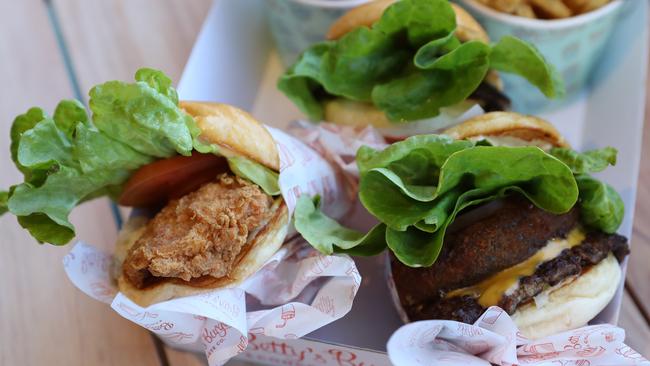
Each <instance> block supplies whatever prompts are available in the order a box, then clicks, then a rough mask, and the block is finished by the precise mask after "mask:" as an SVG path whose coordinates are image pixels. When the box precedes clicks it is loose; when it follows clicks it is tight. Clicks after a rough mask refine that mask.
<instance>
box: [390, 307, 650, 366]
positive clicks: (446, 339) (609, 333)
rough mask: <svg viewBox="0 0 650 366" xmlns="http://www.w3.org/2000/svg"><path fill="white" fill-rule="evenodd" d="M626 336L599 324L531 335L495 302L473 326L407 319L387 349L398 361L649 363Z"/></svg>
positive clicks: (403, 365)
mask: <svg viewBox="0 0 650 366" xmlns="http://www.w3.org/2000/svg"><path fill="white" fill-rule="evenodd" d="M624 339H625V331H624V330H623V329H621V328H618V327H615V326H613V325H609V324H600V325H592V326H587V327H583V328H580V329H576V330H572V331H568V332H563V333H559V334H556V335H553V336H550V337H546V338H543V339H538V340H534V341H533V340H529V339H526V338H524V337H522V336H521V334H520V333H519V331H518V329H517V327H516V325H515V324H514V322H513V321H512V319H511V318H510V317H509V316H508V314H507V313H506V312H505V311H504V310H502V309H501V308H498V307H496V306H493V307H491V308H489V309H488V310H487V311H486V312H485V313H483V315H482V316H481V317H480V318H479V319H478V320H477V321H476V323H474V325H470V324H465V323H459V322H455V321H450V320H424V321H419V322H415V323H410V324H407V325H405V326H403V327H401V328H400V329H398V330H397V331H396V332H395V333H394V334H393V335H392V336H391V338H390V339H389V341H388V346H387V350H388V357H389V358H390V361H391V362H392V363H393V365H396V366H413V365H423V366H424V365H432V366H433V365H436V366H446V365H463V366H490V364H494V365H504V366H510V365H535V366H542V365H548V366H551V365H554V366H555V365H557V366H596V365H612V366H614V365H616V366H624V365H645V366H650V362H648V360H646V359H644V358H643V356H641V355H640V354H639V353H637V352H636V351H634V350H633V349H631V348H630V347H628V346H626V345H625V344H624V343H623V341H624Z"/></svg>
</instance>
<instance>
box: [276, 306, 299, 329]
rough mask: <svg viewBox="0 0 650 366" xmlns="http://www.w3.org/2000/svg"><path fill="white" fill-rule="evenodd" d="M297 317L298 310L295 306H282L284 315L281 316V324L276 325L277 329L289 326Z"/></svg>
mask: <svg viewBox="0 0 650 366" xmlns="http://www.w3.org/2000/svg"><path fill="white" fill-rule="evenodd" d="M295 317H296V308H295V307H294V306H293V304H287V305H282V314H280V320H282V323H281V324H276V325H275V327H276V328H278V329H280V328H284V327H286V326H287V322H288V321H289V320H291V319H293V318H295Z"/></svg>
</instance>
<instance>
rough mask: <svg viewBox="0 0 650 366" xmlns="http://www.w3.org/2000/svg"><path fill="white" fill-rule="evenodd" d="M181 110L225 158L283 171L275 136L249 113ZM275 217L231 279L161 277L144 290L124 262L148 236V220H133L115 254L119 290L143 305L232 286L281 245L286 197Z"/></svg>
mask: <svg viewBox="0 0 650 366" xmlns="http://www.w3.org/2000/svg"><path fill="white" fill-rule="evenodd" d="M180 105H181V107H182V108H183V109H184V110H185V111H186V112H187V113H188V114H190V115H192V116H193V117H194V119H195V120H196V121H197V124H198V126H199V128H200V129H201V131H202V133H201V138H202V139H203V141H205V142H207V143H212V144H216V145H218V146H219V152H220V153H221V154H222V155H225V156H232V155H238V156H245V157H247V158H249V159H251V160H254V161H256V162H258V163H260V164H263V165H265V166H267V167H269V168H271V169H273V170H276V171H278V170H279V165H280V163H279V155H278V151H277V148H276V145H275V141H274V140H273V138H272V137H271V134H270V133H269V132H268V131H267V130H266V128H264V126H262V125H261V124H260V123H259V122H257V121H256V120H255V119H254V118H253V117H252V116H251V115H249V114H248V113H246V112H244V111H242V110H240V109H238V108H235V107H232V106H229V105H225V104H217V103H199V102H181V104H180ZM273 212H274V213H273V215H272V217H271V218H270V220H269V221H268V222H267V223H266V225H264V226H263V227H262V228H261V229H260V231H259V232H258V234H257V235H256V236H255V237H254V238H253V239H252V240H251V241H250V242H248V243H246V245H245V246H244V247H243V248H242V250H241V252H240V253H239V254H238V256H237V258H236V259H235V261H234V264H233V267H232V270H231V271H230V273H229V274H228V275H227V276H224V277H220V278H215V277H212V276H203V277H199V278H193V279H192V280H190V281H184V280H181V279H178V278H166V277H161V278H160V279H159V281H158V282H156V283H155V284H153V285H150V286H148V287H145V288H143V289H139V288H137V287H135V286H134V285H133V284H132V283H131V282H130V281H129V280H128V279H127V278H126V276H124V274H123V273H122V270H121V266H122V263H124V260H125V259H126V257H127V253H128V252H129V249H130V248H131V247H132V246H133V245H134V244H135V242H136V241H137V240H138V238H139V237H140V236H141V235H142V234H143V233H144V230H145V226H146V223H147V221H148V219H147V218H145V217H142V216H136V217H132V218H131V219H130V220H129V221H128V222H127V224H126V225H125V226H124V228H123V229H122V230H121V232H120V235H119V237H118V241H117V246H116V250H115V261H116V271H115V274H116V278H117V283H118V287H119V290H120V291H121V292H122V293H124V294H125V295H126V296H127V297H128V298H129V299H131V300H132V301H133V302H135V303H136V304H138V305H140V306H149V305H151V304H154V303H157V302H161V301H165V300H169V299H172V298H176V297H181V296H188V295H193V294H199V293H203V292H208V291H213V290H215V289H219V288H228V287H233V286H235V285H237V284H239V283H240V282H242V281H243V280H245V279H246V278H248V277H250V276H251V275H252V274H254V273H255V272H256V271H257V270H259V269H260V268H261V267H262V265H263V264H264V263H265V262H266V261H267V260H268V259H269V258H270V257H271V256H273V254H275V252H276V251H277V250H278V249H279V248H280V247H281V246H282V243H283V242H284V239H285V237H286V235H287V230H288V226H289V214H288V211H287V206H286V204H285V203H284V200H283V199H282V198H277V199H276V200H275V202H274V204H273Z"/></svg>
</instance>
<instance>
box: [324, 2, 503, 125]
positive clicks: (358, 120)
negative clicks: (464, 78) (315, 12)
mask: <svg viewBox="0 0 650 366" xmlns="http://www.w3.org/2000/svg"><path fill="white" fill-rule="evenodd" d="M397 1H398V0H375V1H371V2H369V3H366V4H364V5H361V6H358V7H356V8H354V9H352V10H350V11H348V12H347V13H345V14H344V15H343V16H342V17H341V18H339V19H338V20H337V21H336V22H334V24H333V25H332V26H331V27H330V29H329V31H328V32H327V39H330V40H334V39H339V38H341V37H342V36H344V35H345V34H347V33H348V32H350V31H351V30H353V29H355V28H358V27H370V26H372V24H374V23H375V22H376V21H377V20H379V18H381V15H382V14H383V13H384V11H385V10H386V8H388V7H389V6H390V5H392V4H393V3H395V2H397ZM451 6H452V7H453V9H454V11H455V12H456V36H457V37H458V39H460V40H461V41H462V42H467V41H471V40H479V41H482V42H485V43H489V42H490V39H489V37H488V35H487V32H486V31H485V29H483V27H481V25H480V24H479V23H478V22H477V21H476V19H474V18H473V17H472V16H471V15H469V13H467V12H466V11H465V10H464V9H463V8H461V7H460V6H458V5H456V4H453V3H451ZM485 80H486V81H487V82H488V83H490V84H492V85H493V86H494V87H496V88H497V89H499V90H502V89H503V82H502V81H501V79H500V78H499V74H498V73H496V72H494V71H492V70H491V71H490V72H488V74H487V76H486V77H485ZM323 108H324V117H325V120H326V121H331V122H334V123H338V124H343V125H348V126H358V127H365V126H367V125H371V126H374V127H376V128H389V129H390V128H391V127H394V126H395V123H393V122H391V121H390V120H389V119H388V118H386V115H385V114H384V112H382V111H381V110H379V109H377V108H376V107H375V106H374V105H372V104H370V103H363V102H356V101H351V100H346V99H343V98H336V99H333V100H330V101H326V102H325V103H324V105H323ZM433 124H435V123H433Z"/></svg>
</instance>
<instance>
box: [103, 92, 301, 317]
mask: <svg viewBox="0 0 650 366" xmlns="http://www.w3.org/2000/svg"><path fill="white" fill-rule="evenodd" d="M179 106H180V108H181V109H183V111H185V112H186V113H188V114H189V115H190V116H192V117H193V118H194V120H195V121H196V122H197V125H198V128H199V129H200V130H201V132H202V133H201V139H202V142H203V143H206V144H211V145H213V146H218V149H219V151H220V154H222V156H215V155H213V154H207V155H203V156H202V155H201V154H197V156H196V157H194V156H192V157H190V158H185V157H172V158H170V159H167V160H159V161H156V162H154V163H151V164H149V165H146V166H144V167H142V168H140V169H139V170H138V171H136V172H135V173H134V174H133V176H132V177H131V178H130V179H129V180H128V181H127V182H126V184H125V186H124V190H123V192H122V195H121V197H120V201H119V202H120V203H121V204H123V205H129V206H140V207H142V206H148V205H149V204H155V203H159V202H161V200H160V197H155V198H153V199H152V197H151V191H153V192H156V193H154V194H156V195H158V194H159V193H162V192H164V191H167V193H169V192H172V193H173V196H171V197H170V199H169V200H168V201H167V200H164V199H163V200H162V202H165V201H167V203H166V204H165V205H164V207H162V209H160V210H159V211H158V212H157V213H156V214H155V216H154V217H153V218H151V219H149V220H143V218H142V217H139V218H135V219H134V220H133V222H130V223H127V225H126V227H125V229H124V230H122V232H121V234H120V238H119V240H118V246H117V249H116V254H115V257H116V259H117V261H118V262H121V263H118V265H119V264H121V265H119V266H118V268H119V267H121V271H120V270H118V272H117V273H118V285H119V289H120V291H121V292H122V293H124V294H125V295H127V296H128V297H129V298H130V299H131V300H133V301H134V302H136V303H138V304H141V305H143V304H144V305H148V304H152V303H155V302H160V301H163V300H167V299H171V298H176V297H181V296H187V295H190V294H195V293H199V292H203V291H206V290H213V289H215V288H223V287H228V286H232V285H235V284H238V283H240V282H241V281H243V280H244V279H246V278H247V277H249V276H250V275H252V274H253V273H255V272H256V271H257V270H258V269H259V268H260V267H261V266H262V264H263V263H264V262H265V261H266V260H268V259H269V258H270V257H271V256H272V255H273V254H274V253H275V252H276V251H277V250H278V249H279V248H280V246H281V245H282V243H283V242H284V238H285V236H286V234H287V227H288V223H289V218H288V213H287V207H286V205H285V204H284V202H283V199H282V197H281V196H279V195H278V194H277V192H275V195H273V194H269V193H267V192H265V191H264V189H262V188H261V187H260V186H259V185H257V184H255V183H253V182H252V181H250V180H248V179H246V178H245V176H240V175H237V173H236V172H238V171H237V169H236V168H235V169H231V168H230V167H229V164H228V161H227V159H226V157H225V156H228V157H230V159H231V160H232V159H233V158H234V159H250V160H251V161H253V162H256V163H258V164H260V165H262V166H264V167H265V169H270V170H271V171H273V172H278V171H279V157H278V152H277V149H276V145H275V142H274V141H273V138H272V137H271V135H270V134H269V132H268V131H267V130H266V129H265V128H264V127H263V126H262V125H261V124H260V123H259V122H257V121H256V120H255V119H253V117H252V116H250V115H249V114H248V113H246V112H244V111H242V110H239V109H237V108H235V107H232V106H228V105H224V104H216V103H197V102H180V104H179ZM251 137H252V138H251ZM201 159H202V160H209V161H210V163H209V164H205V165H203V166H202V167H199V166H198V165H201ZM195 162H198V164H197V169H196V174H195V175H192V174H187V173H184V171H187V170H188V169H192V168H189V167H188V166H187V165H191V164H194V163H195ZM192 170H193V169H192ZM233 170H234V171H233ZM178 174H180V175H178ZM152 179H154V180H156V182H155V183H152V182H151V181H150V180H152ZM177 184H178V185H179V186H181V187H182V188H181V189H180V190H179V188H178V186H176V185H177ZM187 185H189V187H187ZM143 186H146V187H143ZM161 186H162V187H161Z"/></svg>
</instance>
